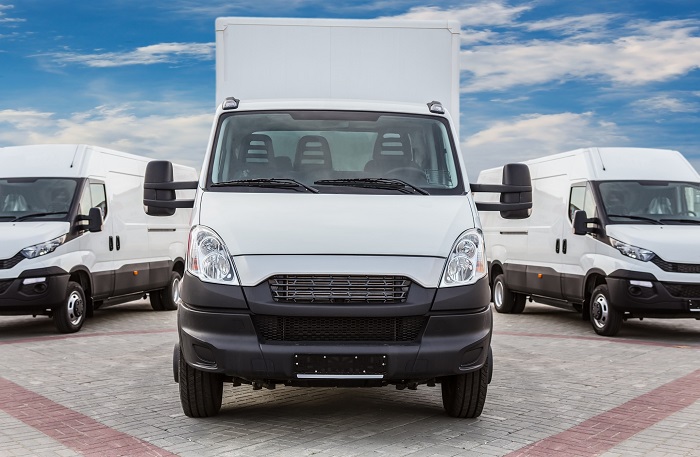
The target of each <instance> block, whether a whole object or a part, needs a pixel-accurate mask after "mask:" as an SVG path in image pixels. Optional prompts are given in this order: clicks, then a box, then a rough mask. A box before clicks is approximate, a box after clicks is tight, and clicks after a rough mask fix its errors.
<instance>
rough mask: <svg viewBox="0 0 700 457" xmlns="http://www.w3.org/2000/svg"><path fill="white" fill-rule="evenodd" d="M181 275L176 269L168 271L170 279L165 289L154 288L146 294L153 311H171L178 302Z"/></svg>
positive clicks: (175, 307)
mask: <svg viewBox="0 0 700 457" xmlns="http://www.w3.org/2000/svg"><path fill="white" fill-rule="evenodd" d="M181 280H182V276H181V275H180V273H178V272H177V271H173V272H172V273H170V280H169V281H168V285H167V286H165V289H161V290H155V291H153V292H151V293H149V294H148V296H149V298H150V300H151V308H153V309H154V310H155V311H164V310H167V311H173V310H176V309H177V304H178V303H179V302H180V281H181Z"/></svg>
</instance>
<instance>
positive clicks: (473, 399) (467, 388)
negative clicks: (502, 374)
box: [441, 357, 492, 418]
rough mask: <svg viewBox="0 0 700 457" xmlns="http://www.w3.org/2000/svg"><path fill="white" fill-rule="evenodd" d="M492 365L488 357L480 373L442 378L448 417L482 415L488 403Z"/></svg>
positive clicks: (444, 402) (444, 403)
mask: <svg viewBox="0 0 700 457" xmlns="http://www.w3.org/2000/svg"><path fill="white" fill-rule="evenodd" d="M491 364H492V360H491V357H487V359H486V363H485V364H484V366H483V367H481V369H480V370H478V371H474V372H472V373H465V374H457V375H452V376H445V377H443V378H442V380H441V387H442V406H443V407H444V408H445V411H446V412H447V415H448V416H451V417H460V418H465V417H466V418H474V417H479V416H480V415H481V411H482V410H483V409H484V403H486V391H487V389H488V385H489V376H490V373H491Z"/></svg>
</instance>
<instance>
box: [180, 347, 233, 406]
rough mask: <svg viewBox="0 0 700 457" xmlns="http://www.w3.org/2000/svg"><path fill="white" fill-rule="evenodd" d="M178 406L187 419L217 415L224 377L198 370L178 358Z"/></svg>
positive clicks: (221, 397) (181, 358)
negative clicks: (180, 406) (179, 405)
mask: <svg viewBox="0 0 700 457" xmlns="http://www.w3.org/2000/svg"><path fill="white" fill-rule="evenodd" d="M178 361H179V363H178V365H179V367H178V370H179V374H178V382H179V384H180V404H181V405H182V411H183V412H184V413H185V415H186V416H187V417H211V416H216V415H217V414H219V411H220V410H221V401H222V399H223V391H224V377H223V375H222V374H220V373H211V372H209V371H202V370H198V369H196V368H194V367H192V366H190V365H188V364H187V362H186V361H185V358H184V357H182V349H180V354H179V356H178Z"/></svg>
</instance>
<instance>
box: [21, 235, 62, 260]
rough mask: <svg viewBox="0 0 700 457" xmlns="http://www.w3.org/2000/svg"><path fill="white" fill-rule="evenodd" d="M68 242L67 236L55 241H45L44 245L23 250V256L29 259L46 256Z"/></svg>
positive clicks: (36, 245) (40, 244)
mask: <svg viewBox="0 0 700 457" xmlns="http://www.w3.org/2000/svg"><path fill="white" fill-rule="evenodd" d="M65 242H66V235H61V236H59V237H58V238H54V239H53V240H49V241H45V242H43V243H39V244H35V245H33V246H28V247H26V248H24V249H22V251H21V252H22V255H23V256H25V257H26V258H28V259H33V258H35V257H39V256H42V255H46V254H48V253H50V252H53V251H55V250H56V248H57V247H59V246H60V245H62V244H63V243H65Z"/></svg>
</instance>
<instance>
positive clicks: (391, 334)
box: [253, 316, 428, 342]
mask: <svg viewBox="0 0 700 457" xmlns="http://www.w3.org/2000/svg"><path fill="white" fill-rule="evenodd" d="M427 321H428V318H427V317H423V316H418V317H297V316H253V324H254V325H255V328H256V330H257V332H258V335H261V336H262V338H263V339H264V340H265V341H359V342H364V341H385V342H409V341H415V340H416V339H418V336H419V335H420V332H421V331H422V330H423V327H424V326H425V323H426V322H427Z"/></svg>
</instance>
